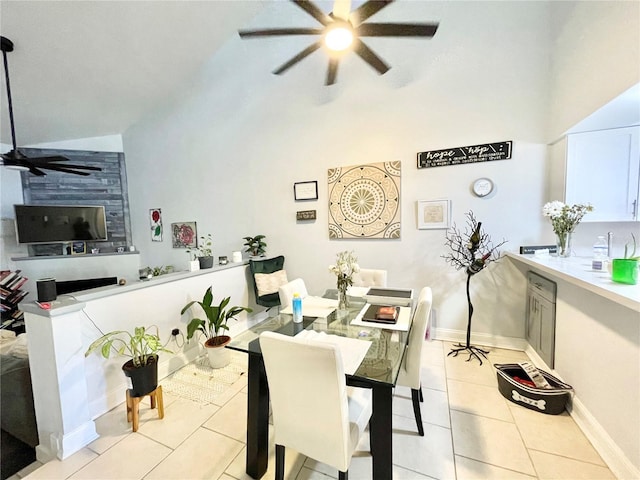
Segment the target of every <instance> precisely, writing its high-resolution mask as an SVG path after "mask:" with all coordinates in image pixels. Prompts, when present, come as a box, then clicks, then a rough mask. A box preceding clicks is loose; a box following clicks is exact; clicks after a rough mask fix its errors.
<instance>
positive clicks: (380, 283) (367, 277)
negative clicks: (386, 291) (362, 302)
mask: <svg viewBox="0 0 640 480" xmlns="http://www.w3.org/2000/svg"><path fill="white" fill-rule="evenodd" d="M351 279H352V280H353V286H354V287H386V286H387V271H386V270H376V269H371V268H361V269H360V271H359V272H357V273H354V274H353V275H352V277H351Z"/></svg>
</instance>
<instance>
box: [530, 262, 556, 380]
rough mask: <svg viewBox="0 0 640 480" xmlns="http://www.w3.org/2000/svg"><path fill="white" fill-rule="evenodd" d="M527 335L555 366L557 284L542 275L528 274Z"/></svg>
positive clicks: (542, 355)
mask: <svg viewBox="0 0 640 480" xmlns="http://www.w3.org/2000/svg"><path fill="white" fill-rule="evenodd" d="M527 279H528V291H527V317H526V335H527V341H528V342H529V345H531V346H532V347H533V349H534V350H535V351H536V352H537V353H538V355H540V358H542V360H544V361H545V363H546V364H547V365H548V366H549V367H550V368H554V363H555V348H556V284H555V282H552V281H551V280H548V279H546V278H544V277H541V276H540V275H538V274H536V273H534V272H529V273H528V274H527Z"/></svg>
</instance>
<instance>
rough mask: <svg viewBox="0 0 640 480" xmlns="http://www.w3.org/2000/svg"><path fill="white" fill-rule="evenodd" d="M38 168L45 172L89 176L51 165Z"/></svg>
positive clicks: (85, 173)
mask: <svg viewBox="0 0 640 480" xmlns="http://www.w3.org/2000/svg"><path fill="white" fill-rule="evenodd" d="M33 168H35V167H33ZM40 168H43V169H45V170H53V171H55V172H62V173H71V174H73V175H82V176H85V177H86V176H88V175H89V172H81V171H79V170H73V169H71V168H65V167H63V166H60V165H53V164H51V165H47V166H46V167H40ZM30 170H31V169H30ZM43 175H44V172H43Z"/></svg>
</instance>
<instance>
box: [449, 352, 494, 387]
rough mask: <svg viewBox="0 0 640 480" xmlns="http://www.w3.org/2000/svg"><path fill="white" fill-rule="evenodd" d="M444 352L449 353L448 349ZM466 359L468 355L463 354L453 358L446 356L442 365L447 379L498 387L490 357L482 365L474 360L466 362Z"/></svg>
mask: <svg viewBox="0 0 640 480" xmlns="http://www.w3.org/2000/svg"><path fill="white" fill-rule="evenodd" d="M446 351H449V348H447V349H446ZM468 358H469V355H468V354H465V353H460V354H458V355H457V356H455V357H454V356H453V355H451V356H446V357H445V361H444V365H445V369H446V372H447V378H448V379H454V380H460V381H462V382H470V383H479V384H481V385H488V386H491V387H493V386H497V385H498V381H497V380H496V374H495V371H494V368H493V364H492V361H491V357H489V358H488V359H484V360H483V362H482V365H480V362H478V360H476V359H474V358H472V359H471V360H469V361H467V359H468Z"/></svg>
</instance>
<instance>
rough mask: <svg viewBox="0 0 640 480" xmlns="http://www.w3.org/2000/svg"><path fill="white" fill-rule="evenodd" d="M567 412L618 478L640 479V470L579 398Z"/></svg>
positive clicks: (572, 402)
mask: <svg viewBox="0 0 640 480" xmlns="http://www.w3.org/2000/svg"><path fill="white" fill-rule="evenodd" d="M567 410H569V413H570V414H571V417H572V418H573V419H574V420H575V422H576V423H577V424H578V426H579V427H580V430H582V431H583V432H584V434H585V435H586V437H587V438H588V439H589V441H590V442H591V443H592V444H593V447H594V448H595V449H596V451H597V452H598V453H599V454H600V456H601V457H602V459H603V460H604V461H605V463H606V464H607V466H608V467H609V469H610V470H611V471H612V472H613V474H614V475H615V476H616V478H619V479H632V478H640V470H639V469H638V468H636V467H635V466H634V465H633V464H632V463H631V462H630V461H629V459H628V458H627V456H626V455H625V454H624V452H623V451H622V450H620V447H618V445H616V443H615V442H614V441H613V439H612V438H611V437H610V436H609V435H608V434H607V432H606V431H605V430H604V428H602V426H601V425H600V423H598V421H597V420H596V419H595V418H594V417H593V415H591V413H590V412H589V410H587V408H586V407H585V406H584V404H583V403H582V402H581V401H580V399H579V398H578V397H576V396H575V395H574V396H573V399H572V401H571V402H570V404H569V406H568V408H567Z"/></svg>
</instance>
